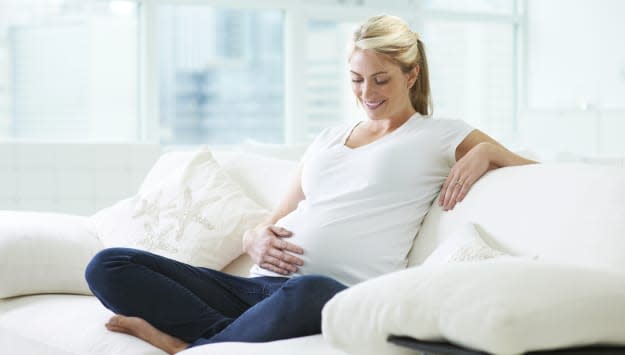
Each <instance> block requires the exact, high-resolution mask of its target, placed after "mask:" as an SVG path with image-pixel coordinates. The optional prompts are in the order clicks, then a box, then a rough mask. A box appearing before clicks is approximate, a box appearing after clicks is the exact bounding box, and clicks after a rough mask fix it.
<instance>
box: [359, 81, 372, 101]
mask: <svg viewBox="0 0 625 355" xmlns="http://www.w3.org/2000/svg"><path fill="white" fill-rule="evenodd" d="M360 91H361V95H362V97H363V98H364V99H366V98H367V97H368V96H369V95H370V94H372V93H373V91H374V88H373V85H371V82H369V81H367V80H365V81H364V82H363V83H362V86H361V88H360Z"/></svg>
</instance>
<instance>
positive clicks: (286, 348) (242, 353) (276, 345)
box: [180, 334, 345, 355]
mask: <svg viewBox="0 0 625 355" xmlns="http://www.w3.org/2000/svg"><path fill="white" fill-rule="evenodd" d="M180 354H184V355H294V354H296V355H345V353H344V352H343V351H341V350H338V349H335V348H333V347H332V346H330V344H328V343H327V342H325V340H324V339H323V336H321V334H318V335H311V336H306V337H300V338H292V339H286V340H279V341H272V342H268V343H219V344H211V345H205V346H199V347H196V348H191V349H188V350H185V351H183V352H181V353H180Z"/></svg>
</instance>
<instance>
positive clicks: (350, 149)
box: [341, 112, 421, 151]
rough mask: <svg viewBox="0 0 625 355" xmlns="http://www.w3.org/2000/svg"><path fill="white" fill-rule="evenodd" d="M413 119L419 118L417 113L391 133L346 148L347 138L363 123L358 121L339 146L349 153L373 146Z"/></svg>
mask: <svg viewBox="0 0 625 355" xmlns="http://www.w3.org/2000/svg"><path fill="white" fill-rule="evenodd" d="M415 117H421V115H420V114H419V113H418V112H415V113H414V114H413V115H412V116H410V117H408V119H407V120H406V121H405V122H404V123H402V124H401V125H400V126H399V127H397V128H395V129H394V130H393V131H392V132H390V133H387V134H385V135H383V136H382V137H380V138H377V139H375V140H373V141H371V142H369V143H367V144H363V145H360V146H358V147H354V148H352V147H348V146H347V140H348V139H349V137H351V135H352V133H353V132H354V130H355V129H356V127H358V125H360V124H361V123H363V122H364V121H358V122H356V123H355V124H354V125H353V126H352V127H351V128H350V129H349V130H348V131H347V133H346V134H345V135H343V138H342V139H341V145H342V146H343V148H344V149H346V150H349V151H356V150H360V149H362V148H365V147H368V146H370V145H373V144H375V143H376V142H379V141H381V140H385V139H386V138H387V137H389V136H392V135H394V134H395V133H396V132H397V131H401V130H402V128H404V126H406V125H407V124H408V122H410V121H411V120H413V119H415Z"/></svg>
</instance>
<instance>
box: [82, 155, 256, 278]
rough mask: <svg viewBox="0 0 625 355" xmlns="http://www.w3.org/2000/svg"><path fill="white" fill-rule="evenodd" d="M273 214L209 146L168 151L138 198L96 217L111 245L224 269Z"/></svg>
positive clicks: (104, 237) (98, 227) (125, 201)
mask: <svg viewBox="0 0 625 355" xmlns="http://www.w3.org/2000/svg"><path fill="white" fill-rule="evenodd" d="M267 213H268V211H267V210H266V209H264V208H262V207H260V206H259V205H258V204H257V203H255V202H254V201H252V200H251V199H250V198H248V197H247V196H246V195H245V194H244V193H243V192H242V190H241V189H240V187H239V186H238V185H237V184H236V183H235V182H234V181H232V180H231V178H230V177H229V176H228V175H227V174H226V173H225V172H223V171H222V169H221V168H220V166H219V165H218V164H217V162H216V161H215V160H214V159H213V157H212V154H211V153H210V152H209V151H208V149H206V148H203V149H201V150H199V151H197V152H173V153H167V154H165V155H164V156H163V157H161V159H159V161H158V162H157V164H156V165H155V166H154V167H153V168H152V170H151V171H150V173H149V174H148V176H147V177H146V178H145V181H144V183H143V184H142V186H141V188H140V190H139V192H138V194H137V195H136V196H134V197H132V198H129V199H126V200H123V201H120V202H118V203H117V204H115V205H113V206H111V207H109V208H106V209H104V210H102V211H99V212H98V213H96V214H95V215H94V216H92V219H93V220H94V222H95V224H96V227H97V231H98V234H99V237H100V239H101V240H102V242H103V243H104V244H105V245H106V246H107V247H112V246H126V247H133V248H139V249H144V250H147V251H150V252H153V253H157V254H161V255H164V256H166V257H170V258H173V259H176V260H179V261H182V262H185V263H189V264H193V265H199V266H204V267H209V268H213V269H216V270H220V269H222V268H223V267H224V266H226V265H227V264H228V263H229V262H231V261H232V260H233V259H235V258H236V257H237V256H239V255H241V253H242V250H241V237H242V235H243V233H244V232H245V230H247V229H249V228H252V227H254V226H255V225H257V224H258V223H260V222H261V221H262V220H263V219H264V218H266V217H267Z"/></svg>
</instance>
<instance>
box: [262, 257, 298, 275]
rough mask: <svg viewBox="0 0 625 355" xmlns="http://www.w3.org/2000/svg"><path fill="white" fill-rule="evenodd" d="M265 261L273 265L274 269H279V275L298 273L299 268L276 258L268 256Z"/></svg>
mask: <svg viewBox="0 0 625 355" xmlns="http://www.w3.org/2000/svg"><path fill="white" fill-rule="evenodd" d="M265 260H266V262H265V263H267V264H270V265H273V266H274V267H276V268H277V269H279V270H280V271H279V273H280V274H285V275H286V274H290V273H292V272H296V271H297V267H296V266H295V265H293V264H289V263H287V262H285V261H282V260H280V259H278V258H276V257H273V256H271V255H267V256H266V257H265Z"/></svg>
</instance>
